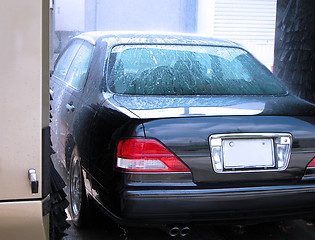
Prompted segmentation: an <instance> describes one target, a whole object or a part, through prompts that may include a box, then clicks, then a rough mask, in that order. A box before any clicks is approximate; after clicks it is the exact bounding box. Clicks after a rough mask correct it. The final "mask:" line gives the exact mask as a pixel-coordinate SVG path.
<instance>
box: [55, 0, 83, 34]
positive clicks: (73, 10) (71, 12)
mask: <svg viewBox="0 0 315 240" xmlns="http://www.w3.org/2000/svg"><path fill="white" fill-rule="evenodd" d="M55 30H56V31H85V0H75V1H74V0H55Z"/></svg>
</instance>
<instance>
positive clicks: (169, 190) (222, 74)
mask: <svg viewBox="0 0 315 240" xmlns="http://www.w3.org/2000/svg"><path fill="white" fill-rule="evenodd" d="M50 88H51V97H52V99H53V100H52V101H51V104H52V110H51V114H52V123H51V133H52V143H53V148H54V150H55V151H56V156H57V158H56V159H57V162H56V163H55V164H58V161H60V162H61V163H63V166H64V168H65V169H66V171H67V173H68V181H69V185H68V187H69V192H70V196H69V198H70V215H71V217H72V219H73V220H74V222H75V223H76V225H80V224H82V221H83V220H84V217H85V216H86V213H87V212H88V209H87V203H88V201H87V200H88V199H89V198H91V199H94V200H95V201H96V202H97V203H98V204H99V205H100V206H101V207H102V209H104V210H105V212H106V213H107V214H108V215H109V216H110V217H112V218H113V219H114V220H115V221H117V222H119V223H121V224H124V225H140V224H141V225H143V224H146V225H151V226H155V225H156V226H167V225H173V226H176V224H178V226H185V224H189V223H192V222H216V223H219V222H235V221H237V222H240V221H244V222H246V221H252V220H255V221H258V220H264V221H265V220H268V221H269V220H272V219H278V218H280V219H281V218H286V217H301V216H302V217H306V216H312V215H313V214H314V213H315V212H314V210H315V208H314V207H315V201H314V199H315V159H314V156H315V106H314V104H311V103H309V102H307V101H305V100H302V99H300V98H297V97H296V96H294V95H292V94H290V92H289V91H288V90H287V89H286V88H285V87H284V86H283V85H282V83H280V82H279V81H278V80H277V79H276V77H274V75H273V74H272V73H271V72H270V71H269V70H267V69H266V68H265V67H264V66H263V65H262V64H261V63H259V62H258V61H257V60H256V59H255V58H254V57H253V56H252V55H251V54H250V53H248V52H247V51H246V50H244V49H243V48H242V47H240V46H239V45H237V44H235V43H233V42H230V41H223V40H218V39H212V38H206V37H198V36H193V35H157V34H127V33H120V34H110V33H104V32H103V33H102V32H94V33H85V34H82V35H80V36H78V37H75V38H74V39H73V40H72V41H71V42H70V44H69V45H68V46H67V47H66V49H65V50H64V51H63V52H62V53H61V54H60V56H59V57H58V59H57V61H56V64H55V68H54V72H53V73H52V78H51V83H50ZM173 230H174V231H173V232H172V233H173V235H176V234H177V233H178V232H179V230H180V229H178V228H175V229H173Z"/></svg>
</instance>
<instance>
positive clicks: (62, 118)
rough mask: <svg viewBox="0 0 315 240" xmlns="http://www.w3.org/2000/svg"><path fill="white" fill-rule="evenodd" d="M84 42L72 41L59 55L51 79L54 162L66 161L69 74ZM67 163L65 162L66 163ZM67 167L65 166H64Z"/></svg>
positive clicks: (51, 125)
mask: <svg viewBox="0 0 315 240" xmlns="http://www.w3.org/2000/svg"><path fill="white" fill-rule="evenodd" d="M82 42H83V41H82V40H79V39H77V40H74V41H72V42H71V43H70V44H69V45H68V46H67V47H66V49H65V50H64V51H63V52H62V53H61V54H60V55H59V57H58V58H57V60H56V64H55V68H54V71H53V73H52V77H51V79H50V86H49V88H50V96H51V101H50V105H51V110H50V114H51V124H50V129H51V141H52V147H53V150H54V151H55V152H56V154H55V155H53V156H52V158H53V159H55V158H56V159H58V160H54V162H58V161H61V160H65V159H64V156H65V154H64V149H65V141H66V133H67V132H68V130H67V129H68V125H69V124H68V120H69V119H68V117H67V116H68V115H69V114H68V109H67V108H66V104H67V103H68V102H69V98H70V96H71V95H70V91H69V89H68V88H69V85H68V84H67V82H66V77H67V73H68V71H69V69H70V66H71V64H72V62H73V60H74V58H75V56H76V54H77V52H78V50H79V49H80V47H81V45H82ZM64 163H65V162H64ZM64 166H65V165H64Z"/></svg>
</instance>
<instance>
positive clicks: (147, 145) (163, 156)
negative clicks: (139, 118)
mask: <svg viewBox="0 0 315 240" xmlns="http://www.w3.org/2000/svg"><path fill="white" fill-rule="evenodd" d="M116 157H117V163H116V167H117V168H118V169H120V170H122V171H127V172H189V170H188V168H187V167H186V166H185V165H184V164H183V163H182V162H181V161H180V160H179V159H177V158H176V157H175V156H174V155H173V154H172V153H171V152H170V151H169V150H168V149H167V148H165V147H164V146H163V145H162V144H161V143H160V142H158V141H156V140H154V139H124V140H121V141H120V142H119V143H118V146H117V154H116Z"/></svg>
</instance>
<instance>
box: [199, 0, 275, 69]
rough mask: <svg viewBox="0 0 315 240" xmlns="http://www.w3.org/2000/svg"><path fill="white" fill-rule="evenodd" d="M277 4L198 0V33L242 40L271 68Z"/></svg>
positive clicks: (256, 0) (263, 0)
mask: <svg viewBox="0 0 315 240" xmlns="http://www.w3.org/2000/svg"><path fill="white" fill-rule="evenodd" d="M276 5H277V0H237V1H236V0H198V33H201V34H207V35H210V36H213V37H217V38H225V39H229V40H232V41H235V42H237V43H240V44H242V45H243V46H244V47H245V48H246V49H248V50H249V51H250V52H251V53H252V54H253V55H254V56H255V57H256V58H258V60H260V61H261V62H262V63H263V64H265V65H266V66H267V67H268V68H269V69H271V66H273V59H274V38H275V22H276ZM207 13H208V14H207Z"/></svg>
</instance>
